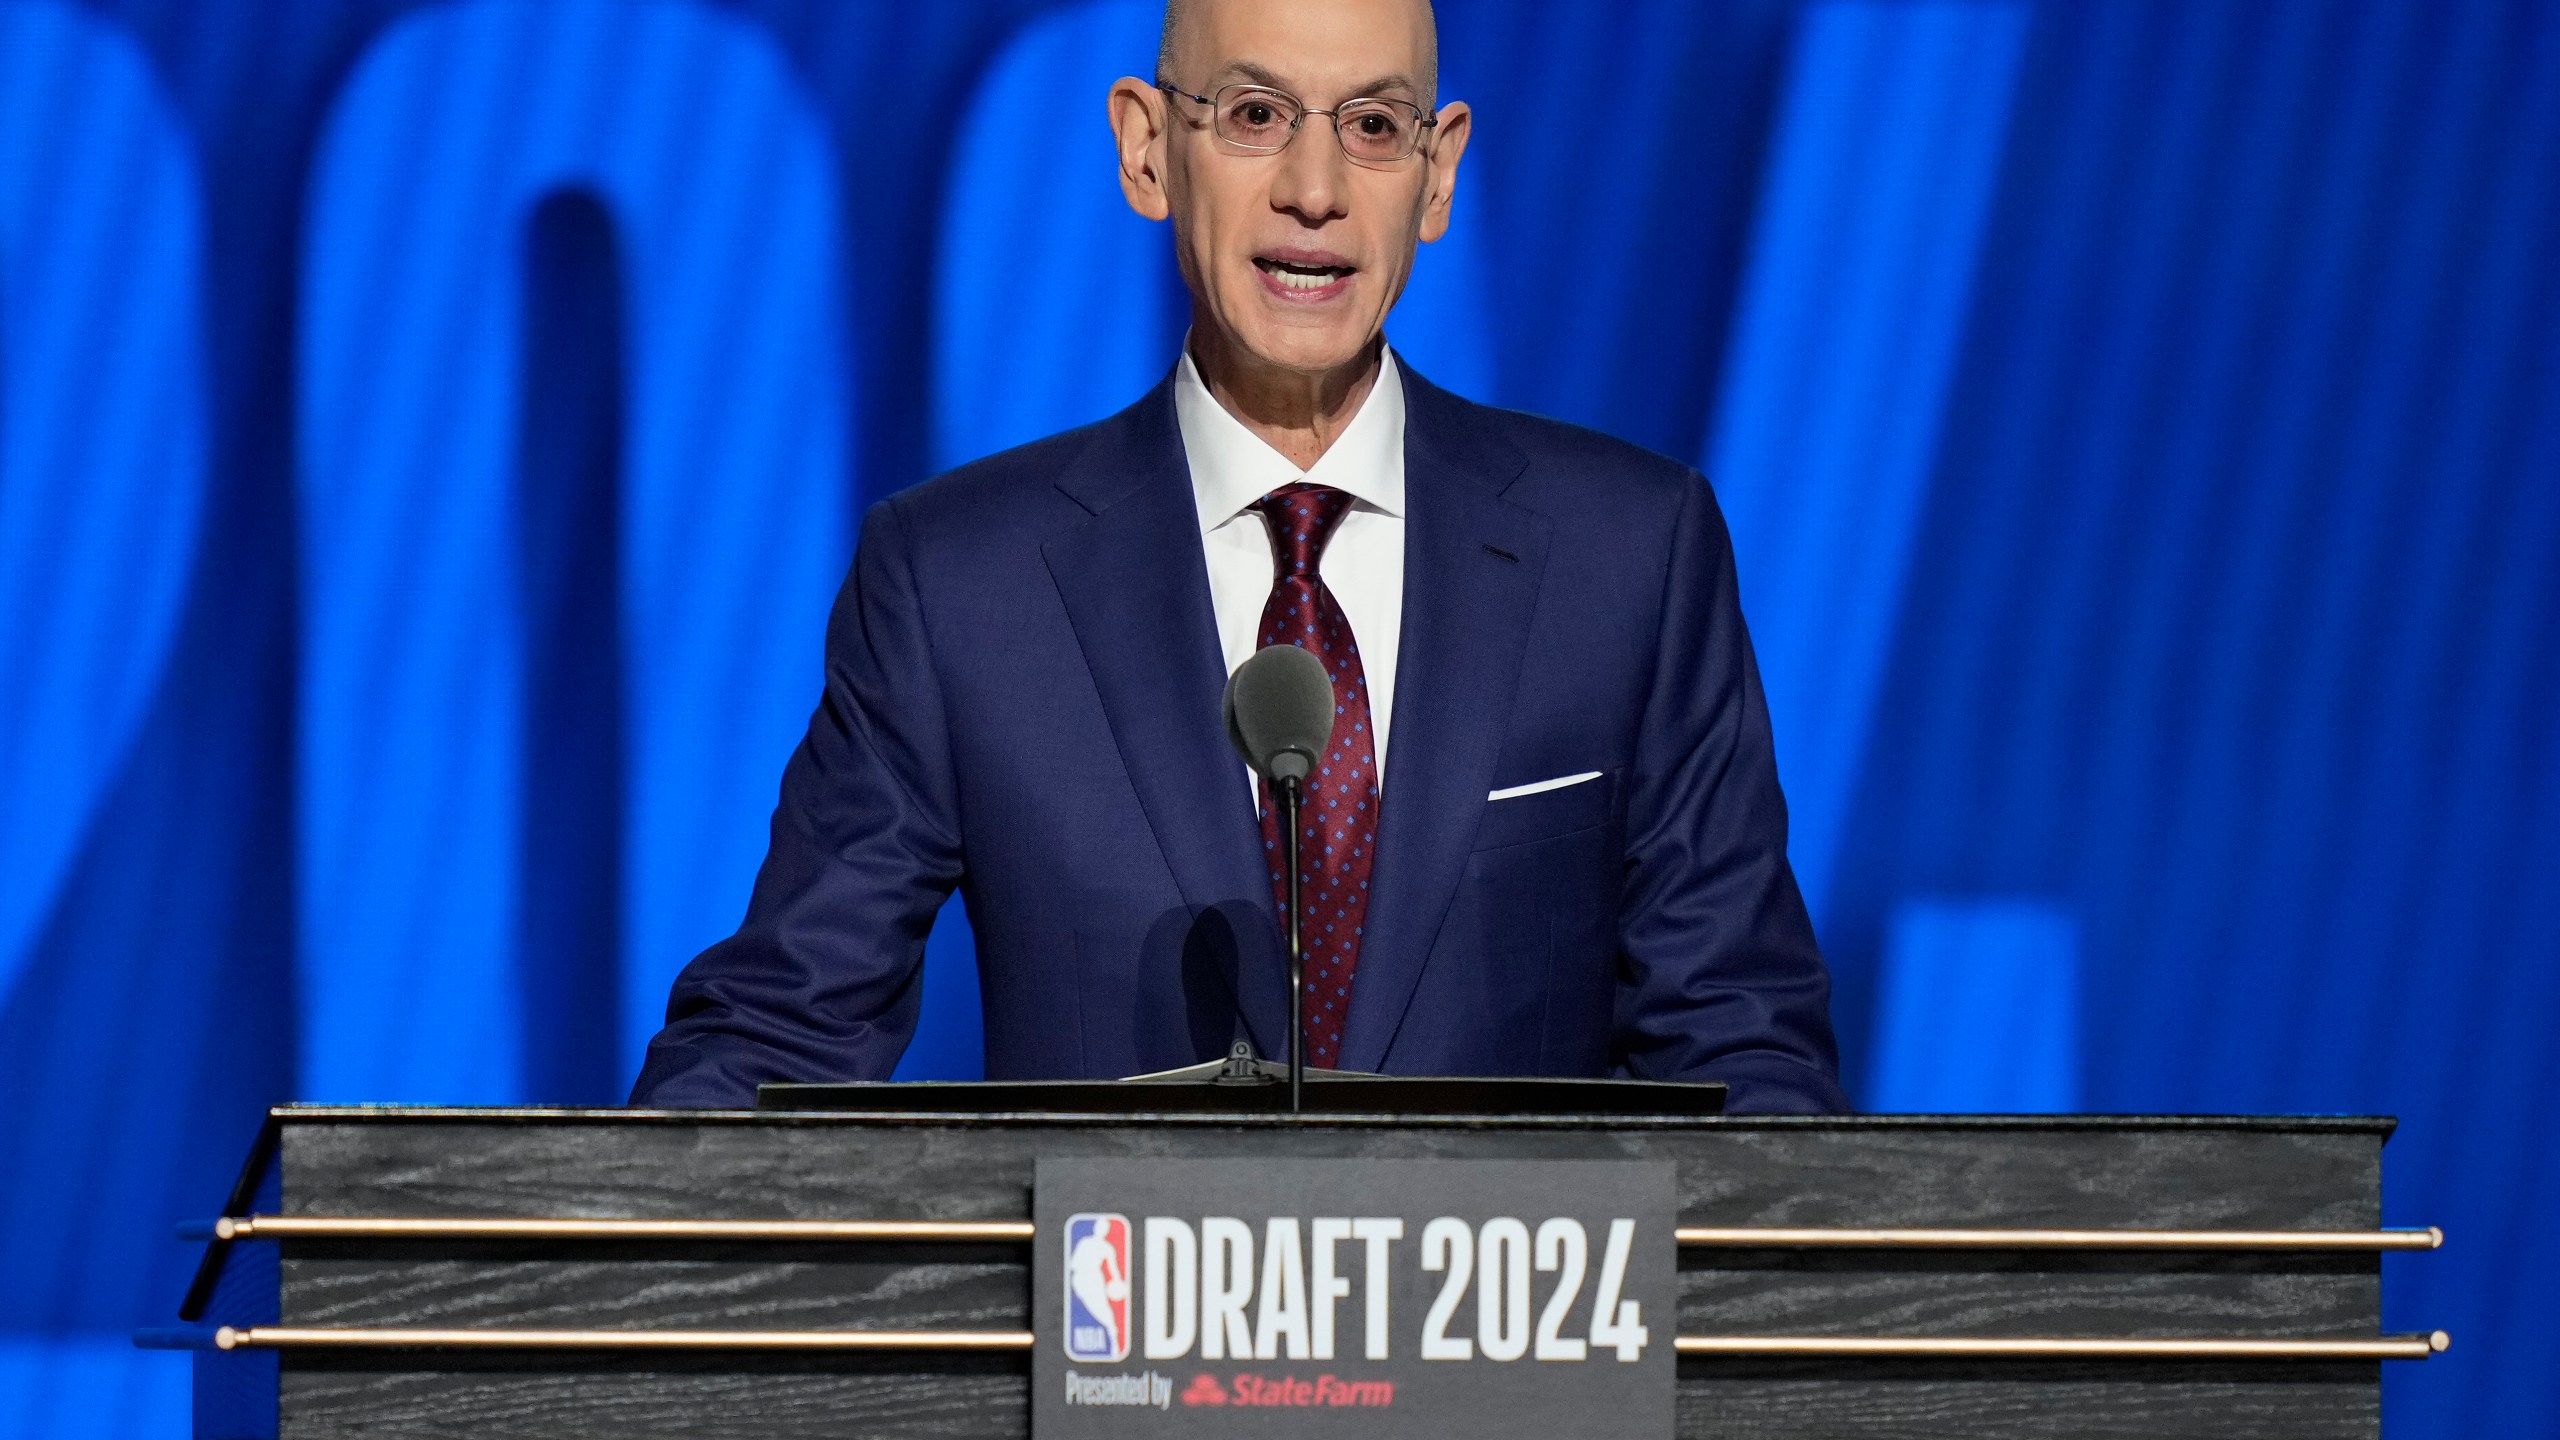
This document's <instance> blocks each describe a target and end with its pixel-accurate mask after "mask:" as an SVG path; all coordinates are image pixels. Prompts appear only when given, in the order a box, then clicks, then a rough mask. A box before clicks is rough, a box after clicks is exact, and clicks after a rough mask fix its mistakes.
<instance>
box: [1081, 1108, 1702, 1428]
mask: <svg viewBox="0 0 2560 1440" xmlns="http://www.w3.org/2000/svg"><path fill="white" fill-rule="evenodd" d="M1673 1171H1674V1167H1672V1166H1671V1165H1668V1164H1663V1163H1654V1162H1641V1161H1579V1160H1556V1161H1549V1160H1517V1161H1514V1160H1498V1161H1480V1160H1301V1159H1284V1158H1280V1157H1276V1156H1275V1157H1270V1158H1249V1157H1241V1158H1237V1159H1233V1160H1201V1159H1183V1160H1172V1159H1166V1160H1158V1159H1120V1160H1083V1159H1048V1158H1044V1159H1041V1160H1040V1161H1039V1162H1038V1166H1037V1170H1036V1177H1037V1178H1036V1182H1035V1187H1034V1191H1033V1210H1034V1214H1035V1217H1036V1220H1037V1224H1038V1235H1037V1238H1036V1240H1035V1242H1034V1253H1033V1257H1032V1258H1033V1265H1032V1276H1033V1279H1032V1318H1033V1324H1034V1330H1035V1341H1034V1343H1035V1349H1034V1351H1033V1360H1032V1434H1033V1435H1034V1436H1035V1437H1037V1440H1078V1437H1087V1436H1091V1437H1104V1436H1108V1437H1113V1440H1131V1437H1145V1436H1176V1435H1180V1436H1195V1435H1197V1436H1220V1435H1237V1436H1262V1435H1290V1436H1298V1435H1305V1436H1337V1435H1339V1436H1388V1435H1394V1436H1415V1435H1424V1436H1432V1435H1447V1436H1461V1435H1463V1436H1467V1437H1470V1440H1474V1437H1488V1440H1494V1437H1508V1436H1518V1437H1523V1440H1528V1437H1536V1440H1547V1437H1552V1436H1555V1435H1561V1434H1585V1435H1627V1436H1644V1435H1669V1434H1670V1433H1671V1425H1672V1388H1673V1380H1674V1366H1673V1360H1672V1350H1673V1347H1672V1340H1673V1330H1674V1320H1675V1312H1674V1302H1675V1288H1674V1287H1675V1280H1676V1269H1677V1265H1676V1260H1677V1251H1676V1248H1675V1242H1674V1239H1673V1234H1672V1227H1673V1224H1674V1199H1673Z"/></svg>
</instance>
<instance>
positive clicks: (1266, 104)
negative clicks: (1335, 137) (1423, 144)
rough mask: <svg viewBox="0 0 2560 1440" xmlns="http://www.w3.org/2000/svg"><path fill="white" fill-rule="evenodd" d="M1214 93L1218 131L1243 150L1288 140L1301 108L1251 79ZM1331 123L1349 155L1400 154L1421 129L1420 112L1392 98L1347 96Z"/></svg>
mask: <svg viewBox="0 0 2560 1440" xmlns="http://www.w3.org/2000/svg"><path fill="white" fill-rule="evenodd" d="M1213 98H1214V99H1215V101H1216V104H1217V112H1216V122H1217V127H1218V137H1219V138H1220V139H1222V140H1225V141H1226V142H1227V143H1228V144H1230V145H1235V146H1239V147H1241V148H1243V149H1247V150H1278V149H1280V148H1281V147H1283V146H1285V145H1287V144H1288V143H1289V136H1290V134H1291V133H1292V131H1293V130H1294V128H1295V127H1296V125H1297V122H1298V119H1299V117H1300V115H1301V114H1302V113H1303V112H1302V111H1301V110H1300V108H1299V105H1298V102H1297V101H1295V100H1293V99H1291V98H1290V97H1289V96H1287V95H1284V94H1282V93H1280V92H1279V91H1277V90H1265V89H1263V88H1261V87H1260V86H1255V85H1230V86H1228V87H1226V88H1225V89H1223V90H1220V91H1219V92H1218V93H1217V95H1216V96H1215V97H1213ZM1333 128H1334V130H1335V132H1336V133H1337V134H1339V135H1340V136H1341V137H1342V149H1343V153H1344V154H1346V155H1349V156H1350V157H1351V158H1352V159H1354V160H1367V161H1388V160H1402V159H1403V158H1405V157H1406V156H1408V155H1410V154H1412V153H1413V151H1414V146H1415V145H1416V143H1417V142H1418V141H1419V140H1420V139H1421V135H1422V125H1421V121H1420V117H1419V116H1418V115H1416V113H1415V112H1414V111H1413V110H1411V109H1409V108H1407V107H1406V106H1404V105H1401V104H1399V103H1397V102H1396V101H1393V100H1353V101H1350V102H1348V103H1346V104H1344V105H1342V106H1341V107H1340V108H1338V109H1337V110H1335V111H1334V119H1333Z"/></svg>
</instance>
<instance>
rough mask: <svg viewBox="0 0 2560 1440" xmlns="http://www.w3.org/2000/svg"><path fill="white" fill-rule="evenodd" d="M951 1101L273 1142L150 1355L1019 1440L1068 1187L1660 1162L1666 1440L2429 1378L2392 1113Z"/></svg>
mask: <svg viewBox="0 0 2560 1440" xmlns="http://www.w3.org/2000/svg"><path fill="white" fill-rule="evenodd" d="M1511 1083H1512V1084H1514V1085H1515V1086H1516V1085H1517V1084H1518V1083H1519V1082H1511ZM1079 1088H1080V1089H1084V1090H1090V1089H1092V1088H1093V1087H1079ZM935 1093H936V1094H937V1095H938V1096H939V1099H938V1100H937V1101H936V1102H934V1106H938V1107H939V1108H934V1107H927V1108H913V1107H901V1108H899V1109H889V1108H885V1107H884V1108H873V1109H837V1110H825V1111H818V1110H794V1111H771V1110H767V1111H755V1112H649V1111H624V1110H610V1111H606V1110H594V1111H576V1110H465V1109H405V1108H374V1107H362V1108H331V1107H287V1108H281V1109H278V1110H275V1111H273V1112H271V1114H270V1117H269V1120H268V1123H267V1125H266V1127H265V1129H264V1130H263V1131H262V1132H261V1136H260V1139H259V1142H258V1144H257V1146H256V1147H255V1150H254V1152H253V1153H252V1155H251V1157H250V1159H249V1162H248V1164H247V1165H246V1167H245V1168H244V1171H243V1174H242V1177H241V1181H240V1183H239V1185H238V1186H237V1187H236V1188H235V1190H234V1192H233V1195H232V1197H231V1200H230V1202H229V1203H228V1204H227V1205H226V1206H225V1214H224V1215H223V1216H222V1217H221V1218H220V1219H218V1220H216V1221H214V1222H212V1223H211V1224H209V1225H206V1226H203V1227H199V1229H198V1231H197V1233H200V1234H201V1235H203V1237H204V1238H206V1239H207V1240H208V1242H209V1243H208V1246H207V1252H206V1258H205V1263H204V1268H203V1270H202V1271H201V1272H200V1273H199V1275H198V1277H197V1285H196V1288H195V1289H194V1291H193V1292H191V1294H190V1295H189V1296H188V1299H187V1302H186V1305H185V1307H184V1313H183V1317H182V1318H183V1319H184V1321H185V1322H186V1323H184V1324H182V1325H180V1326H178V1327H173V1328H172V1329H170V1330H167V1331H161V1332H151V1333H147V1334H146V1335H144V1336H141V1337H137V1338H138V1339H139V1340H140V1341H141V1343H145V1344H157V1345H166V1346H185V1347H189V1348H193V1349H195V1351H196V1368H197V1396H198V1411H197V1413H198V1428H197V1432H196V1433H197V1434H198V1435H199V1436H206V1437H212V1440H240V1437H246V1436H251V1435H282V1436H287V1437H296V1440H306V1437H338V1436H350V1437H351V1436H357V1435H363V1436H368V1437H393V1436H413V1435H414V1436H455V1435H463V1434H469V1435H471V1436H473V1437H475V1440H509V1437H517V1436H523V1437H533V1436H541V1437H546V1440H559V1437H578V1436H596V1437H611V1440H654V1437H660V1436H666V1437H674V1436H690V1437H722V1436H740V1437H744V1436H751V1435H752V1436H821V1435H824V1436H845V1435H861V1436H873V1437H919V1440H921V1437H926V1436H933V1437H964V1436H988V1437H996V1436H1021V1435H1025V1434H1027V1433H1029V1428H1030V1415H1031V1394H1030V1384H1031V1381H1030V1377H1031V1374H1032V1369H1033V1363H1034V1362H1033V1356H1032V1353H1031V1352H1032V1349H1033V1337H1032V1334H1031V1331H1032V1328H1033V1327H1032V1323H1031V1322H1032V1316H1031V1296H1032V1293H1033V1287H1034V1277H1033V1274H1032V1270H1031V1253H1032V1247H1033V1241H1034V1238H1035V1227H1034V1225H1033V1223H1032V1216H1033V1193H1032V1192H1033V1184H1034V1176H1035V1169H1036V1168H1037V1167H1038V1166H1039V1165H1040V1164H1041V1163H1042V1162H1043V1161H1050V1162H1056V1161H1060V1160H1097V1159H1099V1160H1115V1161H1135V1160H1141V1159H1192V1160H1216V1161H1221V1162H1225V1163H1226V1164H1228V1165H1232V1166H1234V1167H1238V1168H1239V1170H1241V1171H1245V1172H1250V1171H1251V1168H1252V1167H1257V1166H1270V1167H1285V1166H1289V1165H1292V1164H1304V1163H1308V1162H1316V1161H1333V1162H1339V1161H1408V1162H1409V1161H1415V1160H1435V1161H1457V1160H1466V1161H1487V1160H1503V1161H1594V1160H1607V1161H1630V1160H1635V1161H1649V1162H1665V1163H1667V1165H1668V1167H1670V1170H1671V1173H1672V1174H1673V1175H1674V1176H1675V1177H1676V1178H1675V1180H1674V1184H1673V1193H1674V1197H1675V1201H1676V1215H1677V1226H1678V1229H1677V1233H1676V1254H1677V1257H1678V1259H1677V1273H1676V1287H1675V1290H1674V1291H1673V1292H1672V1293H1676V1305H1675V1306H1674V1307H1673V1313H1670V1314H1660V1315H1655V1316H1654V1317H1653V1318H1652V1325H1653V1332H1654V1334H1655V1335H1656V1336H1657V1337H1658V1338H1659V1339H1661V1340H1664V1341H1668V1342H1671V1343H1672V1344H1674V1346H1675V1348H1676V1379H1675V1381H1674V1386H1675V1391H1674V1394H1675V1404H1674V1410H1673V1414H1674V1421H1673V1429H1674V1432H1675V1433H1676V1434H1678V1435H1681V1436H1700V1437H1704V1436H1749V1437H1814V1436H1821V1437H1886V1436H1893V1437H1907V1436H1936V1435H1948V1436H1953V1435H1965V1436H1987V1437H2026V1436H2059V1435H2070V1436H2124V1437H2135V1436H2140V1437H2146V1440H2159V1437H2172V1436H2198V1437H2201V1436H2217V1437H2240V1436H2253V1437H2297V1436H2298V1437H2306V1440H2307V1437H2313V1436H2317V1437H2322V1440H2336V1437H2347V1436H2374V1435H2378V1434H2379V1433H2380V1427H2381V1419H2380V1393H2379V1392H2380V1384H2379V1382H2380V1368H2381V1365H2382V1363H2383V1362H2385V1361H2388V1360H2394V1359H2408V1360H2420V1359H2424V1358H2425V1357H2427V1356H2428V1355H2430V1354H2432V1353H2434V1352H2435V1351H2437V1350H2441V1349H2442V1348H2443V1347H2444V1345H2445V1344H2446V1340H2445V1337H2444V1336H2443V1335H2442V1334H2441V1332H2439V1333H2436V1334H2433V1335H2384V1334H2381V1333H2379V1320H2380V1313H2381V1269H2380V1260H2381V1255H2382V1253H2383V1252H2385V1251H2389V1250H2396V1249H2429V1248H2433V1247H2434V1246H2435V1245H2437V1244H2439V1243H2441V1240H2442V1236H2441V1235H2440V1234H2439V1233H2438V1232H2435V1231H2432V1230H2386V1229H2383V1228H2381V1225H2380V1197H2381V1178H2382V1151H2383V1146H2384V1142H2385V1141H2386V1140H2387V1139H2388V1138H2389V1136H2390V1134H2391V1131H2392V1128H2393V1122H2392V1121H2391V1120H2389V1119H2384V1118H2357V1117H2173V1116H2037V1117H1994V1116H1985V1117H1972V1116H1935V1117H1933V1116H1865V1117H1759V1116H1722V1115H1714V1114H1695V1113H1692V1114H1678V1113H1657V1114H1597V1113H1565V1114H1540V1113H1525V1112H1524V1110H1523V1108H1522V1107H1520V1106H1518V1105H1516V1104H1514V1105H1508V1106H1505V1107H1503V1113H1448V1114H1427V1115H1425V1114H1410V1113H1359V1112H1358V1111H1357V1110H1356V1109H1354V1110H1345V1111H1341V1112H1328V1113H1320V1114H1308V1115H1296V1116H1293V1115H1285V1114H1274V1113H1269V1112H1267V1111H1263V1110H1258V1109H1256V1110H1241V1109H1240V1110H1235V1111H1223V1110H1220V1109H1218V1108H1215V1107H1210V1108H1177V1107H1175V1106H1172V1105H1170V1104H1168V1105H1166V1106H1165V1107H1164V1108H1162V1109H1160V1110H1139V1111H1137V1112H1135V1113H1110V1112H1107V1111H1104V1110H1100V1109H1085V1110H1076V1109H1062V1108H1041V1109H1033V1108H984V1107H971V1106H968V1105H966V1104H965V1103H964V1102H965V1101H966V1100H967V1099H968V1098H969V1097H968V1092H967V1088H966V1087H940V1089H939V1090H938V1091H937V1092H935ZM981 1093H983V1094H984V1095H986V1096H987V1097H988V1098H990V1099H994V1100H1001V1101H1003V1102H1004V1104H1005V1105H1006V1106H1012V1107H1021V1106H1024V1105H1025V1103H1026V1097H1025V1094H1024V1092H1023V1088H1022V1087H1003V1088H1001V1089H999V1088H996V1087H990V1088H989V1089H988V1090H986V1091H984V1092H981ZM1062 1093H1063V1092H1062ZM1382 1093H1383V1092H1382ZM1592 1093H1594V1094H1597V1093H1598V1092H1592ZM831 1098H832V1099H833V1100H834V1101H835V1102H836V1103H852V1104H860V1103H863V1097H862V1096H861V1094H859V1093H854V1094H851V1095H838V1096H834V1097H831ZM1133 1103H1139V1102H1133ZM1485 1108H1486V1109H1487V1110H1488V1111H1491V1110H1492V1109H1494V1107H1490V1106H1488V1107H1485ZM1257 1418H1259V1419H1276V1418H1277V1417H1257ZM1268 1433H1285V1432H1284V1431H1278V1430H1274V1431H1271V1432H1268ZM1373 1433H1378V1434H1382V1435H1383V1434H1389V1433H1395V1434H1409V1433H1426V1432H1422V1431H1416V1430H1412V1429H1406V1428H1400V1427H1399V1426H1396V1425H1388V1426H1384V1427H1381V1428H1377V1429H1375V1430H1374V1432H1373Z"/></svg>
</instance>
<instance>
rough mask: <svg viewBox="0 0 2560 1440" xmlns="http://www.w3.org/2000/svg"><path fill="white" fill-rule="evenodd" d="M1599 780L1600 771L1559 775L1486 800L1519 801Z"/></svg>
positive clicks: (1497, 794) (1496, 792)
mask: <svg viewBox="0 0 2560 1440" xmlns="http://www.w3.org/2000/svg"><path fill="white" fill-rule="evenodd" d="M1599 778H1600V772H1599V771H1597V770H1585V771H1583V772H1582V773H1581V774H1579V775H1559V776H1557V777H1556V778H1554V779H1553V780H1535V781H1531V782H1530V783H1529V784H1526V785H1514V786H1512V787H1510V788H1509V789H1507V790H1496V791H1494V792H1493V793H1492V794H1490V795H1487V796H1485V797H1484V798H1485V799H1487V800H1517V799H1519V798H1520V797H1521V796H1523V795H1542V794H1544V793H1546V792H1547V791H1549V790H1561V789H1563V788H1564V787H1566V786H1567V785H1579V784H1581V783H1582V782H1583V781H1585V780H1597V779H1599Z"/></svg>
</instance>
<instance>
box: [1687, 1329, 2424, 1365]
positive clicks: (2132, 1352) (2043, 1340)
mask: <svg viewBox="0 0 2560 1440" xmlns="http://www.w3.org/2000/svg"><path fill="white" fill-rule="evenodd" d="M2452 1343H2453V1337H2451V1336H2449V1335H2447V1334H2445V1332H2443V1331H2442V1330H2438V1331H2435V1332H2433V1333H2432V1334H2427V1335H2376V1336H2373V1337H2372V1338H2370V1339H2357V1340H2280V1339H2268V1340H2255V1339H2252V1340H2100V1339H2077V1338H2074V1339H2066V1338H2062V1337H2059V1336H2054V1337H2043V1336H2016V1337H2002V1338H1998V1339H1966V1338H1957V1337H1938V1336H1919V1335H1907V1336H1881V1335H1855V1336H1851V1335H1841V1336H1831V1335H1683V1336H1681V1337H1679V1339H1677V1340H1676V1341H1674V1342H1673V1348H1675V1349H1676V1350H1677V1351H1678V1352H1679V1353H1680V1354H1683V1355H1717V1356H1742V1355H1749V1356H1763V1357H1766V1356H1794V1357H1799V1358H1815V1359H1827V1360H1843V1359H1848V1360H1923V1359H1926V1360H1993V1359H2002V1360H2039V1359H2041V1360H2424V1359H2426V1358H2427V1357H2428V1356H2430V1355H2434V1354H2437V1353H2439V1352H2441V1351H2442V1350H2444V1349H2445V1347H2447V1346H2449V1345H2451V1344H2452Z"/></svg>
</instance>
